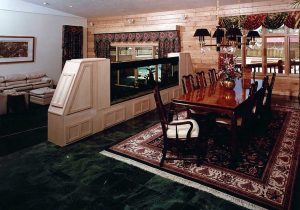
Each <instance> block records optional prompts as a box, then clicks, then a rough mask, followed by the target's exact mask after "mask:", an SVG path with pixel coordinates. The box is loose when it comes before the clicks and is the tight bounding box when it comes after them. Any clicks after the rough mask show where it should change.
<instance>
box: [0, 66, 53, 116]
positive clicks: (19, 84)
mask: <svg viewBox="0 0 300 210" xmlns="http://www.w3.org/2000/svg"><path fill="white" fill-rule="evenodd" d="M52 86H53V80H52V79H51V78H50V77H48V76H47V75H46V74H45V73H42V72H30V73H24V74H9V75H0V115H1V114H5V113H6V110H7V107H6V105H7V94H8V93H9V92H12V91H17V92H20V91H26V92H28V91H30V90H34V89H38V88H42V87H50V88H51V87H52Z"/></svg>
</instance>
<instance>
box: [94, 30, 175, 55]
mask: <svg viewBox="0 0 300 210" xmlns="http://www.w3.org/2000/svg"><path fill="white" fill-rule="evenodd" d="M94 36H95V37H94V38H95V54H96V56H97V57H105V58H109V56H110V55H109V53H110V44H111V42H156V41H158V43H159V45H158V46H159V47H158V48H159V49H158V51H159V53H158V54H159V55H158V56H159V57H160V58H161V57H166V56H167V54H168V53H170V52H179V51H180V38H179V31H176V30H174V31H152V32H126V33H105V34H95V35H94Z"/></svg>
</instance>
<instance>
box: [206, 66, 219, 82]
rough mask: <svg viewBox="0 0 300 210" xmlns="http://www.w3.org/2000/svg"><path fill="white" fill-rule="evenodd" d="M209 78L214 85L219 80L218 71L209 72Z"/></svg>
mask: <svg viewBox="0 0 300 210" xmlns="http://www.w3.org/2000/svg"><path fill="white" fill-rule="evenodd" d="M208 77H209V82H210V84H214V83H216V82H217V81H218V80H219V77H218V74H217V72H216V69H214V68H212V69H209V70H208Z"/></svg>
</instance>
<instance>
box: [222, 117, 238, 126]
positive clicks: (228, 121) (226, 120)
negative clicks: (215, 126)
mask: <svg viewBox="0 0 300 210" xmlns="http://www.w3.org/2000/svg"><path fill="white" fill-rule="evenodd" d="M216 122H217V123H220V124H225V125H231V119H230V118H229V117H217V118H216ZM236 124H237V126H241V125H242V118H241V117H239V118H237V120H236Z"/></svg>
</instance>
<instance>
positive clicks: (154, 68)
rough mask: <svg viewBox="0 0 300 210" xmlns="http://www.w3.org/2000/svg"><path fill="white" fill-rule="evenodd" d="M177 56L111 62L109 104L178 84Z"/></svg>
mask: <svg viewBox="0 0 300 210" xmlns="http://www.w3.org/2000/svg"><path fill="white" fill-rule="evenodd" d="M178 63H179V58H178V57H171V58H157V59H143V60H135V61H123V62H112V63H111V68H110V69H111V104H117V103H120V102H124V101H126V100H130V99H133V98H137V97H140V96H143V95H147V94H149V93H151V92H152V90H153V87H154V85H155V84H158V86H159V88H160V90H162V89H166V88H170V87H173V86H177V85H178V84H179V66H178Z"/></svg>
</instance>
